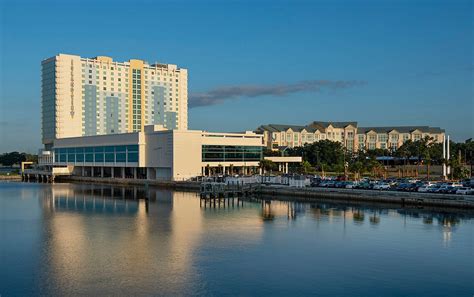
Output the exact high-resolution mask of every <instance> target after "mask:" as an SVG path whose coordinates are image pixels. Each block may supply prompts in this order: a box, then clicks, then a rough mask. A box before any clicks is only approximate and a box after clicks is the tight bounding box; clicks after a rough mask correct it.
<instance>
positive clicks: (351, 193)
mask: <svg viewBox="0 0 474 297" xmlns="http://www.w3.org/2000/svg"><path fill="white" fill-rule="evenodd" d="M58 181H65V182H69V181H72V182H85V183H105V184H115V185H136V186H157V187H163V188H169V189H176V190H185V191H194V192H196V191H199V189H200V182H190V181H158V180H145V179H143V180H140V179H135V180H134V179H124V178H93V177H79V176H68V177H61V178H60V179H59V180H58ZM255 193H257V194H260V195H264V196H269V197H273V198H275V199H281V200H289V201H291V200H299V201H303V200H304V201H312V200H317V199H328V200H329V199H331V200H334V201H362V202H376V203H391V204H398V205H417V206H436V207H451V208H463V209H473V210H474V196H472V195H469V196H461V195H455V194H433V193H419V192H396V191H377V190H359V189H333V188H294V187H288V186H266V185H259V186H258V187H257V188H256V189H255Z"/></svg>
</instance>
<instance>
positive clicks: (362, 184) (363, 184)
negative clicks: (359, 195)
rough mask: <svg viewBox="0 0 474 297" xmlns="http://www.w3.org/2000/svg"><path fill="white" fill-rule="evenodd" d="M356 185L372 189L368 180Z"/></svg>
mask: <svg viewBox="0 0 474 297" xmlns="http://www.w3.org/2000/svg"><path fill="white" fill-rule="evenodd" d="M355 187H356V189H365V190H366V189H370V183H369V182H367V181H361V182H359V183H358V184H357V185H356V186H355Z"/></svg>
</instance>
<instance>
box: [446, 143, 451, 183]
mask: <svg viewBox="0 0 474 297" xmlns="http://www.w3.org/2000/svg"><path fill="white" fill-rule="evenodd" d="M446 154H447V156H446V159H447V160H448V161H449V135H448V143H447V144H446ZM447 173H448V175H449V174H451V166H448V170H447Z"/></svg>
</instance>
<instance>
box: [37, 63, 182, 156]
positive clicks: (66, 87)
mask: <svg viewBox="0 0 474 297" xmlns="http://www.w3.org/2000/svg"><path fill="white" fill-rule="evenodd" d="M41 66H42V67H41V72H42V73H41V75H42V93H41V96H42V100H41V101H42V132H43V144H45V146H46V148H48V147H49V146H50V144H51V143H52V142H53V140H54V139H59V138H66V137H77V136H91V135H103V134H115V133H126V132H135V131H143V127H144V126H145V125H153V124H160V125H163V126H164V127H165V128H168V129H173V130H187V128H188V84H187V80H188V72H187V70H186V69H183V68H178V67H177V66H176V65H172V64H158V63H156V64H151V65H150V64H148V63H146V62H145V61H142V60H129V61H128V62H115V61H113V60H112V58H109V57H104V56H99V57H95V58H81V57H79V56H75V55H65V54H59V55H57V56H55V57H51V58H49V59H46V60H44V61H42V63H41Z"/></svg>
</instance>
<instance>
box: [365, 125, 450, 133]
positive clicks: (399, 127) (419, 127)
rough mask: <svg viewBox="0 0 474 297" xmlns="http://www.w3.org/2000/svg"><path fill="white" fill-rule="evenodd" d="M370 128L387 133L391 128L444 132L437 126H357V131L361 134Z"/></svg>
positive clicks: (409, 131) (399, 130)
mask: <svg viewBox="0 0 474 297" xmlns="http://www.w3.org/2000/svg"><path fill="white" fill-rule="evenodd" d="M371 130H373V131H375V132H377V133H389V132H390V131H392V130H396V131H398V132H399V133H411V132H413V131H415V130H420V131H421V132H428V133H444V129H441V128H439V127H429V126H388V127H359V128H357V133H358V134H363V133H367V132H369V131H371Z"/></svg>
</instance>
